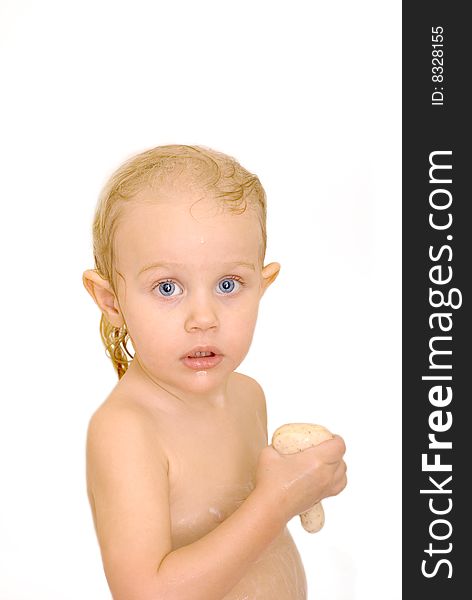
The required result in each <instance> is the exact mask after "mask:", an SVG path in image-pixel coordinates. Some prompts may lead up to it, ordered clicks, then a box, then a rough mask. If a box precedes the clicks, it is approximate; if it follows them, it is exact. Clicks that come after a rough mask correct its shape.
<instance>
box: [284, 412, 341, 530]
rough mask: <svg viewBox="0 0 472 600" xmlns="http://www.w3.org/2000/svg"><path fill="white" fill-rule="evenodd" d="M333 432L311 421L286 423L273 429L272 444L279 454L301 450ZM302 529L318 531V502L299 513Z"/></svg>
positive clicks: (320, 511) (320, 524)
mask: <svg viewBox="0 0 472 600" xmlns="http://www.w3.org/2000/svg"><path fill="white" fill-rule="evenodd" d="M333 437H334V436H333V434H332V433H331V432H330V431H329V430H328V429H326V427H323V426H322V425H314V424H312V423H286V424H285V425H281V426H280V427H279V428H278V429H276V430H275V431H274V435H273V436H272V446H273V447H274V448H275V449H276V450H277V452H280V454H295V453H297V452H302V451H303V450H306V449H307V448H311V447H312V446H317V445H318V444H320V443H321V442H324V441H326V440H330V439H332V438H333ZM300 520H301V523H302V527H303V529H305V531H308V532H309V533H316V532H317V531H319V530H320V529H321V528H322V527H323V525H324V522H325V516H324V510H323V506H322V505H321V502H318V503H317V504H315V505H314V506H312V507H311V508H309V509H308V510H307V511H305V512H304V513H302V514H301V515H300Z"/></svg>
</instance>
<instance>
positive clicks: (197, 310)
mask: <svg viewBox="0 0 472 600" xmlns="http://www.w3.org/2000/svg"><path fill="white" fill-rule="evenodd" d="M187 308H188V311H187V316H186V319H185V331H187V332H191V331H206V330H207V329H216V328H217V327H218V325H219V321H218V315H217V310H216V306H215V301H214V299H212V298H211V297H210V295H209V294H206V293H198V294H194V295H193V296H190V297H189V298H188V304H187Z"/></svg>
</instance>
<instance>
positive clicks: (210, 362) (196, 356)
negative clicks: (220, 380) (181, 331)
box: [182, 350, 223, 371]
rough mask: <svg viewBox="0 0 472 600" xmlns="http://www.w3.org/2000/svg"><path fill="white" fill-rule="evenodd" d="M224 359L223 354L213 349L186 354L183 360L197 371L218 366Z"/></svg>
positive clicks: (187, 365)
mask: <svg viewBox="0 0 472 600" xmlns="http://www.w3.org/2000/svg"><path fill="white" fill-rule="evenodd" d="M222 360H223V355H222V354H217V353H216V352H212V351H211V350H196V351H195V352H191V353H190V354H187V356H184V357H183V359H182V362H183V363H184V365H185V366H186V367H189V368H190V369H193V370H195V371H206V370H207V369H211V368H213V367H216V365H218V364H219V363H220V362H221V361H222Z"/></svg>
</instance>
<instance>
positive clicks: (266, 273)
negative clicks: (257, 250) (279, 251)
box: [261, 262, 280, 295]
mask: <svg viewBox="0 0 472 600" xmlns="http://www.w3.org/2000/svg"><path fill="white" fill-rule="evenodd" d="M279 272H280V265H279V263H276V262H273V263H269V264H268V265H266V266H265V267H264V268H263V269H262V294H264V292H265V291H266V289H267V288H268V287H269V285H270V284H271V283H273V282H274V281H275V280H276V279H277V275H278V274H279ZM262 294H261V295H262Z"/></svg>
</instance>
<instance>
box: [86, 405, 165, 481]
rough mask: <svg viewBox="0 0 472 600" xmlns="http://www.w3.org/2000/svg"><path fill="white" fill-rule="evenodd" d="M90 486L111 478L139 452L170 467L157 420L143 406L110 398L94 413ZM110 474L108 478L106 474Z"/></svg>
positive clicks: (90, 436) (89, 446) (89, 447)
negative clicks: (161, 442) (160, 441)
mask: <svg viewBox="0 0 472 600" xmlns="http://www.w3.org/2000/svg"><path fill="white" fill-rule="evenodd" d="M86 446H87V486H88V488H89V493H90V491H91V490H92V488H96V487H97V486H98V485H100V484H101V483H103V482H104V480H109V479H110V475H111V474H112V473H113V469H114V468H117V469H118V468H119V469H120V471H121V472H123V468H124V466H125V464H126V462H128V459H131V457H133V458H134V459H136V458H138V456H139V457H140V458H141V460H143V459H144V458H146V460H147V461H152V462H153V463H154V466H156V467H160V468H161V470H167V467H168V463H167V457H166V454H165V452H164V451H163V449H162V448H161V446H160V444H159V436H158V435H156V427H155V421H153V420H152V419H151V418H150V417H149V414H147V412H146V411H145V410H144V409H143V408H142V407H140V406H134V405H133V404H132V403H129V402H123V401H120V400H118V399H116V398H114V397H110V398H108V399H107V400H106V401H105V402H104V403H103V404H102V405H101V406H100V407H99V408H98V409H97V410H96V411H95V412H94V413H93V415H92V416H91V418H90V420H89V423H88V428H87V444H86ZM105 474H106V477H105V478H104V475H105Z"/></svg>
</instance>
